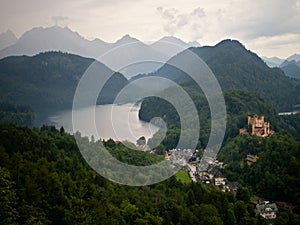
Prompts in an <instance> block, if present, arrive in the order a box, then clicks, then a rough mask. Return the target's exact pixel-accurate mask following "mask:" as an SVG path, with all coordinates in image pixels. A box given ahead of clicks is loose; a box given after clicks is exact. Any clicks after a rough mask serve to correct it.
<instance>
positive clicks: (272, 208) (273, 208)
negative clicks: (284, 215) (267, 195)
mask: <svg viewBox="0 0 300 225" xmlns="http://www.w3.org/2000/svg"><path fill="white" fill-rule="evenodd" d="M255 212H256V213H259V214H262V213H270V212H278V208H277V205H276V204H275V203H269V204H257V205H256V209H255Z"/></svg>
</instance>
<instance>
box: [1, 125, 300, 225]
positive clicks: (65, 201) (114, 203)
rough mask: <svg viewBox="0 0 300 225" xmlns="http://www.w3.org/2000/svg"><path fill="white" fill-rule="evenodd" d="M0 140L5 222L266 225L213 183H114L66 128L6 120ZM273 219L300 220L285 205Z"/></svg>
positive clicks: (118, 148) (249, 207) (119, 148)
mask: <svg viewBox="0 0 300 225" xmlns="http://www.w3.org/2000/svg"><path fill="white" fill-rule="evenodd" d="M0 139H1V143H0V155H1V157H0V208H1V211H0V224H228V225H232V224H268V222H267V221H265V220H263V219H262V218H260V217H256V216H255V215H254V205H253V204H252V203H250V202H248V201H244V200H242V199H243V197H242V195H237V196H236V197H235V196H234V195H233V194H232V193H223V192H221V191H219V190H217V189H216V188H215V187H214V186H207V187H206V186H203V185H202V184H200V183H190V184H183V183H181V182H180V181H177V180H176V178H175V177H171V178H170V179H168V180H166V181H164V182H161V183H158V184H155V185H151V186H144V187H130V186H124V185H118V184H116V183H112V182H110V181H108V180H106V179H105V178H103V177H101V176H100V175H98V174H97V173H96V172H94V171H93V170H92V169H90V168H89V166H88V165H87V164H86V163H85V162H84V160H83V158H82V157H81V155H80V153H79V151H78V148H77V146H76V142H75V139H74V137H73V136H72V135H70V134H67V133H65V132H64V129H63V128H61V129H60V130H57V129H55V128H54V127H52V126H43V127H41V128H32V129H30V128H28V127H17V126H15V125H8V124H2V125H0ZM104 144H106V145H109V146H110V147H111V150H112V152H114V151H116V152H118V151H126V147H125V146H123V145H122V144H121V143H119V144H115V143H114V142H112V141H111V140H109V141H108V142H105V143H104ZM133 152H134V151H133ZM131 153H132V151H130V152H128V154H131ZM116 155H118V153H116ZM122 155H123V154H122ZM123 156H124V155H123ZM130 157H132V156H130V155H126V154H125V158H127V159H128V158H130ZM138 157H139V156H138ZM124 160H125V161H126V159H124ZM276 224H299V219H297V218H294V217H293V216H292V214H291V212H290V211H289V210H287V209H284V208H281V209H280V213H279V216H278V219H277V220H276Z"/></svg>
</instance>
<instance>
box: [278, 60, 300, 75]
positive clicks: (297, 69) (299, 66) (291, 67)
mask: <svg viewBox="0 0 300 225" xmlns="http://www.w3.org/2000/svg"><path fill="white" fill-rule="evenodd" d="M280 68H281V69H282V70H283V71H284V73H285V75H287V76H288V77H292V78H296V79H300V61H299V62H296V61H295V60H292V61H284V62H283V63H282V64H281V65H280Z"/></svg>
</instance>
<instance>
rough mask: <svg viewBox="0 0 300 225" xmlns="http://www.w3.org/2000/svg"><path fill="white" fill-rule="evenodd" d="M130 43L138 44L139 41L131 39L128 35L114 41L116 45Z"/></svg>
mask: <svg viewBox="0 0 300 225" xmlns="http://www.w3.org/2000/svg"><path fill="white" fill-rule="evenodd" d="M131 42H139V40H138V39H136V38H134V37H131V36H130V35H129V34H125V35H124V36H123V37H122V38H121V39H119V40H117V41H116V44H126V43H131Z"/></svg>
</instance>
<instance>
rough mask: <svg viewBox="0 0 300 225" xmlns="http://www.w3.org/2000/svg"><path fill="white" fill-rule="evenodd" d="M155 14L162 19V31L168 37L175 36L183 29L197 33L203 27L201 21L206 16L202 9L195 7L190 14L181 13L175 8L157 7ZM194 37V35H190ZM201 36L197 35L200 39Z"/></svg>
mask: <svg viewBox="0 0 300 225" xmlns="http://www.w3.org/2000/svg"><path fill="white" fill-rule="evenodd" d="M157 12H158V13H159V14H160V16H161V18H162V19H163V29H164V31H166V32H167V33H168V34H169V35H176V34H177V33H178V32H180V31H182V30H183V29H185V30H188V32H189V33H191V32H194V33H195V32H198V31H200V28H202V27H203V20H201V19H203V18H204V17H205V16H206V14H205V11H204V9H203V8H201V7H197V8H195V9H194V10H192V11H191V12H188V13H183V12H180V10H179V9H176V8H163V7H158V8H157ZM192 36H195V35H192ZM200 36H201V35H197V37H200ZM197 39H198V38H197Z"/></svg>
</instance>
